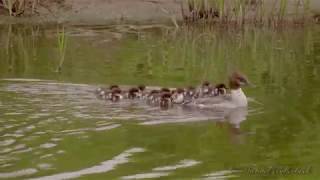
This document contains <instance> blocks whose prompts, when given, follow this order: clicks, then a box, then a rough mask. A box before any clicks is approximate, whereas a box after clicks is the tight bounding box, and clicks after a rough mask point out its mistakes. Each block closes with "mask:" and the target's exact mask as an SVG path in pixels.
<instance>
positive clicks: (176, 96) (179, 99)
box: [172, 88, 185, 104]
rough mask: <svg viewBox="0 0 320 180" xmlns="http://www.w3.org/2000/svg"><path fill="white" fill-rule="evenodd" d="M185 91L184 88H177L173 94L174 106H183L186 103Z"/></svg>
mask: <svg viewBox="0 0 320 180" xmlns="http://www.w3.org/2000/svg"><path fill="white" fill-rule="evenodd" d="M184 97H185V90H184V89H182V88H177V89H176V90H175V91H173V92H172V102H173V103H174V104H182V103H183V102H184V99H185V98H184Z"/></svg>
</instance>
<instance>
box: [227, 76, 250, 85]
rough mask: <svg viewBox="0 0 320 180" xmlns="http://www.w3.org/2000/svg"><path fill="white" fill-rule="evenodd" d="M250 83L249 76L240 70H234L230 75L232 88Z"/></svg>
mask: <svg viewBox="0 0 320 180" xmlns="http://www.w3.org/2000/svg"><path fill="white" fill-rule="evenodd" d="M249 84H250V83H249V81H248V79H247V77H246V76H244V75H243V74H241V73H239V72H234V73H232V74H231V76H230V77H229V86H230V89H239V88H240V87H241V86H244V85H249Z"/></svg>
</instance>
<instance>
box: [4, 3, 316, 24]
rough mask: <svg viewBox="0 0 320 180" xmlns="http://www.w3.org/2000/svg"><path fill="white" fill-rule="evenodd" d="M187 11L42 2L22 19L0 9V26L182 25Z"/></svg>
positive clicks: (182, 6)
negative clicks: (57, 24)
mask: <svg viewBox="0 0 320 180" xmlns="http://www.w3.org/2000/svg"><path fill="white" fill-rule="evenodd" d="M226 2H227V1H226ZM267 2H270V3H267V5H266V7H267V8H266V9H268V8H269V9H271V10H274V9H273V8H272V6H273V4H272V3H271V1H267ZM288 2H289V4H288V12H287V14H288V15H289V14H292V13H293V11H294V9H295V6H294V2H295V1H294V0H288ZM29 7H30V5H29ZM187 9H188V6H187V0H90V1H88V0H42V1H40V3H39V4H38V5H37V6H36V8H35V10H34V11H32V10H31V9H30V8H26V10H25V12H24V14H23V15H22V16H19V17H9V16H8V12H7V11H6V10H5V9H3V8H1V10H0V24H16V23H32V24H34V23H35V24H39V23H64V24H72V25H109V24H125V23H130V24H158V23H161V24H162V23H173V21H176V22H179V21H182V20H183V12H184V11H185V12H186V11H187ZM31 11H32V12H31ZM274 11H276V10H274ZM310 12H311V13H312V15H311V16H313V15H317V14H320V1H317V0H311V1H310ZM319 16H320V15H319Z"/></svg>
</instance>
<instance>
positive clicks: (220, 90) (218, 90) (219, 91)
mask: <svg viewBox="0 0 320 180" xmlns="http://www.w3.org/2000/svg"><path fill="white" fill-rule="evenodd" d="M225 94H227V86H226V85H225V84H223V83H220V84H217V85H216V86H215V88H214V96H219V95H225Z"/></svg>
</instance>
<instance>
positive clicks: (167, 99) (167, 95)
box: [160, 92, 172, 109]
mask: <svg viewBox="0 0 320 180" xmlns="http://www.w3.org/2000/svg"><path fill="white" fill-rule="evenodd" d="M171 105H172V94H171V92H162V93H161V95H160V107H161V108H163V109H167V108H169V107H170V106H171Z"/></svg>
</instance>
